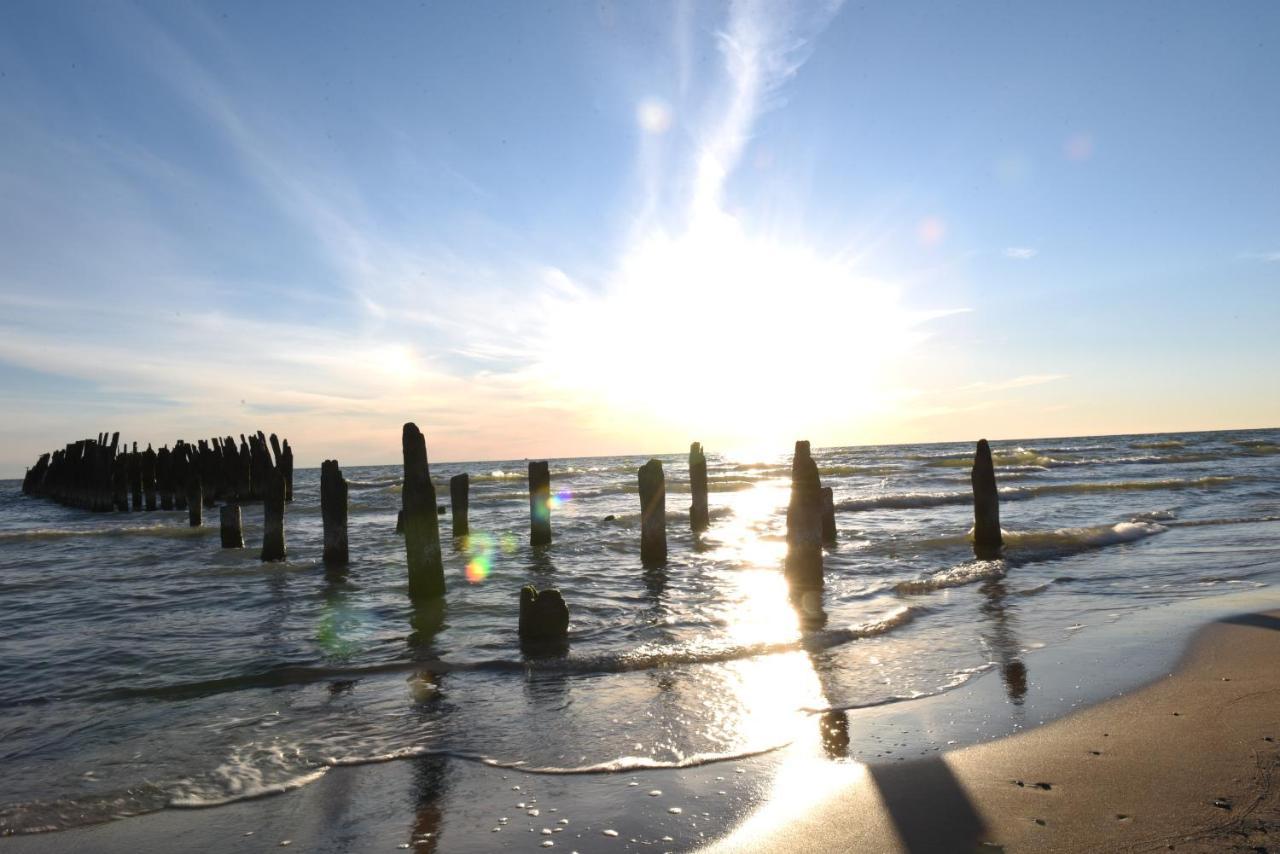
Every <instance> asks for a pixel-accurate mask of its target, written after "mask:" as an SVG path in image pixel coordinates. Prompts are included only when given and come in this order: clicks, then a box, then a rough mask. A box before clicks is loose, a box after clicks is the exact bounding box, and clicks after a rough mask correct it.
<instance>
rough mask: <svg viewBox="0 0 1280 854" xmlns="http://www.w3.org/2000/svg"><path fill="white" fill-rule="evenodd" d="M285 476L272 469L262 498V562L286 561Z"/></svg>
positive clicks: (268, 473) (276, 469)
mask: <svg viewBox="0 0 1280 854" xmlns="http://www.w3.org/2000/svg"><path fill="white" fill-rule="evenodd" d="M285 554H286V553H285V547H284V475H283V474H281V473H280V469H278V468H275V467H272V468H271V469H270V470H269V471H268V472H267V482H266V491H265V494H264V495H263V496H262V560H263V561H264V562H266V561H272V560H284V559H285Z"/></svg>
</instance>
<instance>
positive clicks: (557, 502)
mask: <svg viewBox="0 0 1280 854" xmlns="http://www.w3.org/2000/svg"><path fill="white" fill-rule="evenodd" d="M572 497H573V495H572V494H571V493H570V492H569V491H568V490H563V491H561V492H557V493H556V494H555V495H552V496H551V497H550V498H548V499H547V508H548V509H549V510H557V509H559V508H561V507H563V506H564V505H566V504H568V503H569V499H570V498H572Z"/></svg>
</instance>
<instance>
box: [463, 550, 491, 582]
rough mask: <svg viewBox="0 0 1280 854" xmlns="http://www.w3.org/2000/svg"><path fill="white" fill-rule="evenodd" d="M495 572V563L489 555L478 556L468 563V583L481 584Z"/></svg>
mask: <svg viewBox="0 0 1280 854" xmlns="http://www.w3.org/2000/svg"><path fill="white" fill-rule="evenodd" d="M492 571H493V562H492V560H491V559H490V557H489V555H487V554H482V555H476V556H475V557H473V558H472V559H471V560H470V561H468V563H467V581H469V582H471V583H472V584H479V583H480V582H482V581H484V580H485V579H486V578H488V577H489V573H490V572H492Z"/></svg>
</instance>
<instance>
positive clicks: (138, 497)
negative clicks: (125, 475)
mask: <svg viewBox="0 0 1280 854" xmlns="http://www.w3.org/2000/svg"><path fill="white" fill-rule="evenodd" d="M129 491H130V492H131V493H132V494H133V509H134V511H135V512H137V511H139V510H141V509H142V456H141V455H140V454H139V453H138V443H137V442H134V443H133V450H132V451H131V452H130V453H129Z"/></svg>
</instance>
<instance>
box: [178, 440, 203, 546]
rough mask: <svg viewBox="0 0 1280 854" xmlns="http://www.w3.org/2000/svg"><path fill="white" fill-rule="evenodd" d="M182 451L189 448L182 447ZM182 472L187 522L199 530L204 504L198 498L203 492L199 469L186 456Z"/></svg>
mask: <svg viewBox="0 0 1280 854" xmlns="http://www.w3.org/2000/svg"><path fill="white" fill-rule="evenodd" d="M182 449H183V450H184V451H188V452H189V451H190V450H191V446H190V445H184V446H183V448H182ZM183 471H184V472H185V477H184V480H185V482H184V484H183V487H184V489H183V493H184V495H185V497H186V502H187V521H188V522H190V523H191V527H193V528H199V527H200V525H201V522H202V521H203V520H202V518H201V514H202V511H203V508H204V502H203V501H202V500H201V498H200V496H201V493H202V492H203V484H202V483H201V482H200V469H199V467H198V466H197V465H196V464H195V460H193V459H191V457H190V456H187V458H186V466H185V468H184V469H183Z"/></svg>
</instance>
